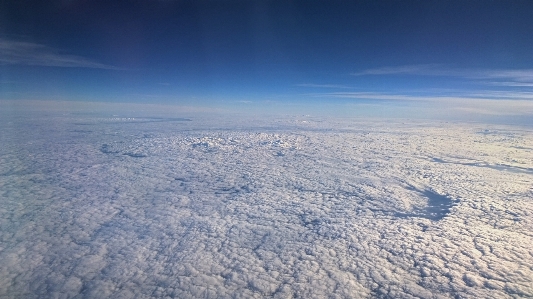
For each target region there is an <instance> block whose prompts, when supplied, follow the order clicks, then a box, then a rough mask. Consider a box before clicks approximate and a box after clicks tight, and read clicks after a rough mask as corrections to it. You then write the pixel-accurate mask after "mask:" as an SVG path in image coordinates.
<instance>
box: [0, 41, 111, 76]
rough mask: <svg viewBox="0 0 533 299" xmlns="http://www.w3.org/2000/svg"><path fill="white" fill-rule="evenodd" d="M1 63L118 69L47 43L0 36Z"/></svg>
mask: <svg viewBox="0 0 533 299" xmlns="http://www.w3.org/2000/svg"><path fill="white" fill-rule="evenodd" d="M0 64H8V65H34V66H49V67H78V68H96V69H111V70H116V69H118V68H116V67H114V66H110V65H106V64H102V63H99V62H95V61H92V60H90V59H87V58H84V57H80V56H76V55H70V54H66V53H62V52H61V51H59V50H57V49H54V48H50V47H48V46H45V45H41V44H37V43H32V42H23V41H14V40H8V39H4V38H0Z"/></svg>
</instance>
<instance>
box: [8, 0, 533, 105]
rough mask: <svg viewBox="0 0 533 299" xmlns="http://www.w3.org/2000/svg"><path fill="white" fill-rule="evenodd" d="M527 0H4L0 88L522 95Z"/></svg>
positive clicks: (114, 93) (260, 99) (72, 93)
mask: <svg viewBox="0 0 533 299" xmlns="http://www.w3.org/2000/svg"><path fill="white" fill-rule="evenodd" d="M532 32H533V1H481V0H480V1H222V0H213V1H171V0H167V1H155V0H146V1H120V3H117V1H78V0H63V1H24V0H22V1H2V2H1V4H0V75H1V78H0V81H1V82H0V97H1V98H2V99H61V100H91V101H94V100H98V101H122V102H128V101H133V102H158V103H159V102H164V103H178V104H180V103H188V104H191V103H203V104H206V103H207V104H209V103H211V104H217V103H224V102H225V103H228V102H232V101H235V103H242V104H243V105H245V104H246V103H244V102H256V103H270V102H282V103H284V102H298V103H317V102H318V103H328V102H338V101H344V102H349V101H353V102H375V101H382V102H383V101H393V102H398V101H400V102H401V101H410V100H413V99H415V100H416V99H419V98H421V97H423V98H427V97H428V98H437V99H442V98H445V99H446V98H453V99H472V98H473V99H478V98H481V99H491V100H492V99H500V98H501V99H507V100H509V99H513V100H514V99H522V100H523V99H525V100H531V99H532V97H531V92H532V89H533V55H532V53H533V34H532Z"/></svg>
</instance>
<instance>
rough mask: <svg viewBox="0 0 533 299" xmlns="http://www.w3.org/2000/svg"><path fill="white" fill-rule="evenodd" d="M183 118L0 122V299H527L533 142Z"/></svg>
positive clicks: (350, 125) (481, 130)
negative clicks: (50, 298) (459, 298)
mask: <svg viewBox="0 0 533 299" xmlns="http://www.w3.org/2000/svg"><path fill="white" fill-rule="evenodd" d="M53 115H56V116H53ZM136 116H139V115H136ZM191 119H192V121H186V120H185V119H181V118H173V119H167V118H148V117H135V118H133V117H130V116H115V117H107V118H106V117H104V116H102V117H98V118H93V117H80V116H76V115H75V114H66V115H65V114H63V115H62V114H61V113H55V114H54V113H52V114H49V115H48V116H38V117H36V116H35V114H34V115H31V117H26V116H25V115H24V114H22V113H21V114H20V115H17V116H15V115H12V116H11V117H8V118H2V126H3V128H4V131H3V133H2V134H3V135H2V142H3V146H2V147H0V165H3V166H2V168H1V173H0V190H1V191H0V201H1V205H0V207H1V208H0V219H1V220H0V221H2V222H1V226H0V227H1V230H0V238H1V240H2V245H1V247H0V260H2V261H3V262H2V263H1V265H0V283H1V285H0V295H1V296H7V297H22V296H23V297H25V298H40V297H63V298H71V297H78V298H94V297H114V298H131V297H138V298H149V297H151V298H162V297H177V298H221V297H231V298H260V297H274V298H287V297H289V298H295V297H304V298H323V297H336V298H353V297H357V298H365V297H383V298H387V297H390V298H420V297H422V298H449V297H454V296H456V297H462V298H487V297H491V298H511V297H531V296H533V288H532V285H533V280H532V277H533V271H532V265H533V255H532V251H531V248H530V247H531V246H530V244H532V243H533V235H532V233H531V232H532V231H533V218H532V217H531V211H532V210H533V205H532V202H531V200H530V199H531V197H532V195H533V194H532V193H531V185H532V183H533V159H532V155H531V151H533V132H532V131H531V130H530V129H527V128H521V127H510V126H495V125H479V124H478V125H472V124H470V125H465V124H451V123H446V124H445V123H437V122H435V123H423V122H412V123H391V122H380V121H372V122H363V121H354V120H335V119H317V118H310V117H302V118H281V119H274V120H260V119H256V120H254V121H247V120H242V119H240V120H236V119H228V118H227V117H226V118H224V117H203V116H201V115H195V116H194V117H192V118H191Z"/></svg>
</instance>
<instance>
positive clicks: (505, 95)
mask: <svg viewBox="0 0 533 299" xmlns="http://www.w3.org/2000/svg"><path fill="white" fill-rule="evenodd" d="M309 96H313V97H332V98H348V99H364V100H389V101H443V100H450V99H461V100H530V101H533V92H504V91H491V92H472V93H467V94H458V95H455V96H439V95H427V96H426V95H416V96H414V95H406V94H391V93H379V92H330V93H315V94H309ZM532 103H533V102H532Z"/></svg>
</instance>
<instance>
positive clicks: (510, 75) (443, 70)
mask: <svg viewBox="0 0 533 299" xmlns="http://www.w3.org/2000/svg"><path fill="white" fill-rule="evenodd" d="M351 75H353V76H387V75H413V76H441V77H458V78H467V79H473V80H494V81H491V82H493V83H494V84H495V85H500V86H509V87H511V86H517V87H518V86H520V87H524V86H528V87H529V86H530V85H528V84H529V83H533V69H458V68H449V67H446V66H443V65H440V64H421V65H404V66H395V67H380V68H372V69H366V70H362V71H359V72H354V73H351ZM500 80H505V81H504V82H502V81H500Z"/></svg>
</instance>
